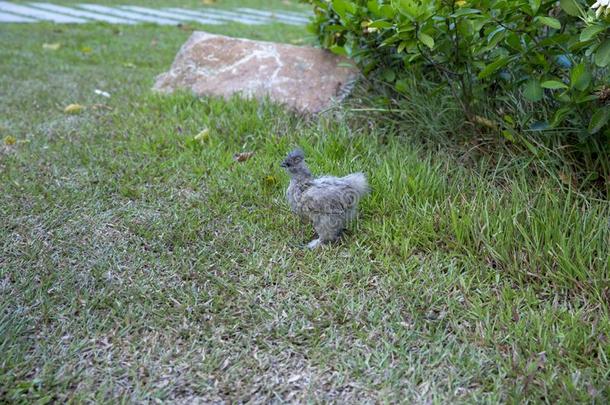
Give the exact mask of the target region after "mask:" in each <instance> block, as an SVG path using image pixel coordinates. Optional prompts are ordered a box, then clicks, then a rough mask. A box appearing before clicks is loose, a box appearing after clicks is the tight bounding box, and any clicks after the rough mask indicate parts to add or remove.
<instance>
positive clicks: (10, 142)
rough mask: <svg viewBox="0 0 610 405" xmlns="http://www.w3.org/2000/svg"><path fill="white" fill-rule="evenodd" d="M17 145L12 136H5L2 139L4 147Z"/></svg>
mask: <svg viewBox="0 0 610 405" xmlns="http://www.w3.org/2000/svg"><path fill="white" fill-rule="evenodd" d="M16 143H17V139H15V137H14V136H11V135H7V136H5V137H4V144H5V145H14V144H16Z"/></svg>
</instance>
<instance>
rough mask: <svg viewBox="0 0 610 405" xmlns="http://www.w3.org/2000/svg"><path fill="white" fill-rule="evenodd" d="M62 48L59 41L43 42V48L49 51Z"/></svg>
mask: <svg viewBox="0 0 610 405" xmlns="http://www.w3.org/2000/svg"><path fill="white" fill-rule="evenodd" d="M59 48H61V44H60V43H59V42H55V43H53V44H46V43H45V44H42V49H46V50H49V51H56V50H58V49H59Z"/></svg>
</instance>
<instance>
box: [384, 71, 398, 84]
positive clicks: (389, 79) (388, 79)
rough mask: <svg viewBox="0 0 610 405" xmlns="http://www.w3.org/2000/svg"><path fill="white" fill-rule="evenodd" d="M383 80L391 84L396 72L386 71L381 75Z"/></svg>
mask: <svg viewBox="0 0 610 405" xmlns="http://www.w3.org/2000/svg"><path fill="white" fill-rule="evenodd" d="M382 76H383V80H385V81H386V82H389V83H392V82H394V80H395V79H396V72H394V70H393V69H386V70H384V71H383V73H382Z"/></svg>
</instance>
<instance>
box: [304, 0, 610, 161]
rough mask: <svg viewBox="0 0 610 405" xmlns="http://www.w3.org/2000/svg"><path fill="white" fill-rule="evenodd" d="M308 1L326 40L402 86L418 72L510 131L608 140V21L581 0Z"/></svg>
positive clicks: (510, 134)
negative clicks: (512, 106)
mask: <svg viewBox="0 0 610 405" xmlns="http://www.w3.org/2000/svg"><path fill="white" fill-rule="evenodd" d="M308 1H309V2H310V3H312V4H313V5H314V6H315V7H314V8H315V17H314V23H313V29H314V30H315V32H316V34H317V35H318V37H319V39H320V42H321V44H322V45H323V46H324V47H326V48H328V49H330V50H331V51H333V52H335V53H337V54H342V55H347V56H349V57H351V58H353V59H354V60H355V61H356V62H357V63H358V64H359V65H360V66H361V68H362V70H363V71H364V73H365V74H368V75H374V77H376V78H379V79H381V80H382V81H384V82H385V83H387V84H390V85H391V86H393V87H394V89H395V90H396V91H397V92H399V93H400V92H405V91H406V90H407V88H408V86H407V85H406V83H407V82H406V80H405V79H406V78H407V77H408V75H410V74H413V72H415V73H416V74H418V75H421V77H423V78H426V79H428V80H431V81H434V82H437V83H439V84H442V85H446V86H448V89H449V90H451V92H452V94H453V96H454V97H455V98H456V99H457V100H458V102H459V104H460V105H461V107H462V108H463V110H464V113H465V115H466V117H467V118H468V119H469V120H471V121H475V122H479V124H481V123H482V124H483V125H487V126H490V127H492V128H497V129H498V130H499V131H501V132H502V134H503V135H504V136H505V137H507V138H508V139H514V138H515V136H516V135H517V133H522V131H524V130H535V131H543V130H555V131H560V132H561V133H562V134H563V136H564V137H565V138H568V139H567V140H569V141H570V142H573V143H575V144H581V145H584V144H593V143H594V144H595V145H597V146H599V145H602V146H603V147H606V148H607V146H608V140H609V139H610V136H609V133H610V128H609V127H610V126H609V125H608V122H609V119H610V106H609V105H608V104H609V101H610V86H608V81H609V80H608V68H607V67H608V65H609V64H610V36H609V35H608V28H609V27H610V23H609V22H608V21H607V20H605V19H604V18H597V17H596V15H595V12H594V11H592V10H590V8H589V5H588V4H587V3H586V2H585V1H583V0H561V1H544V0H479V1H463V0H462V1H456V0H392V1H389V0H308ZM515 95H516V96H517V98H519V99H521V100H525V101H527V102H528V103H530V104H531V106H532V108H530V110H531V111H532V112H531V113H529V114H528V116H526V117H515V116H512V115H511V113H506V109H503V108H502V106H503V105H506V104H507V103H508V102H509V100H514V97H515ZM481 111H492V113H493V114H494V115H495V117H493V118H494V119H495V120H496V121H495V122H491V121H489V120H486V119H484V118H482V117H480V116H479V115H480V114H481ZM606 151H607V149H606Z"/></svg>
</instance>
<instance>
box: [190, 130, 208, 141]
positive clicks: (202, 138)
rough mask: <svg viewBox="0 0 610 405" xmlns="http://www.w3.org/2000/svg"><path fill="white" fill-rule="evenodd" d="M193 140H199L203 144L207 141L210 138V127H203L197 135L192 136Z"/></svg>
mask: <svg viewBox="0 0 610 405" xmlns="http://www.w3.org/2000/svg"><path fill="white" fill-rule="evenodd" d="M193 139H194V140H196V141H199V143H200V144H202V145H203V144H204V143H206V142H207V141H209V140H210V129H209V128H205V129H203V130H202V131H201V132H199V133H198V134H197V135H195V136H194V137H193Z"/></svg>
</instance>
